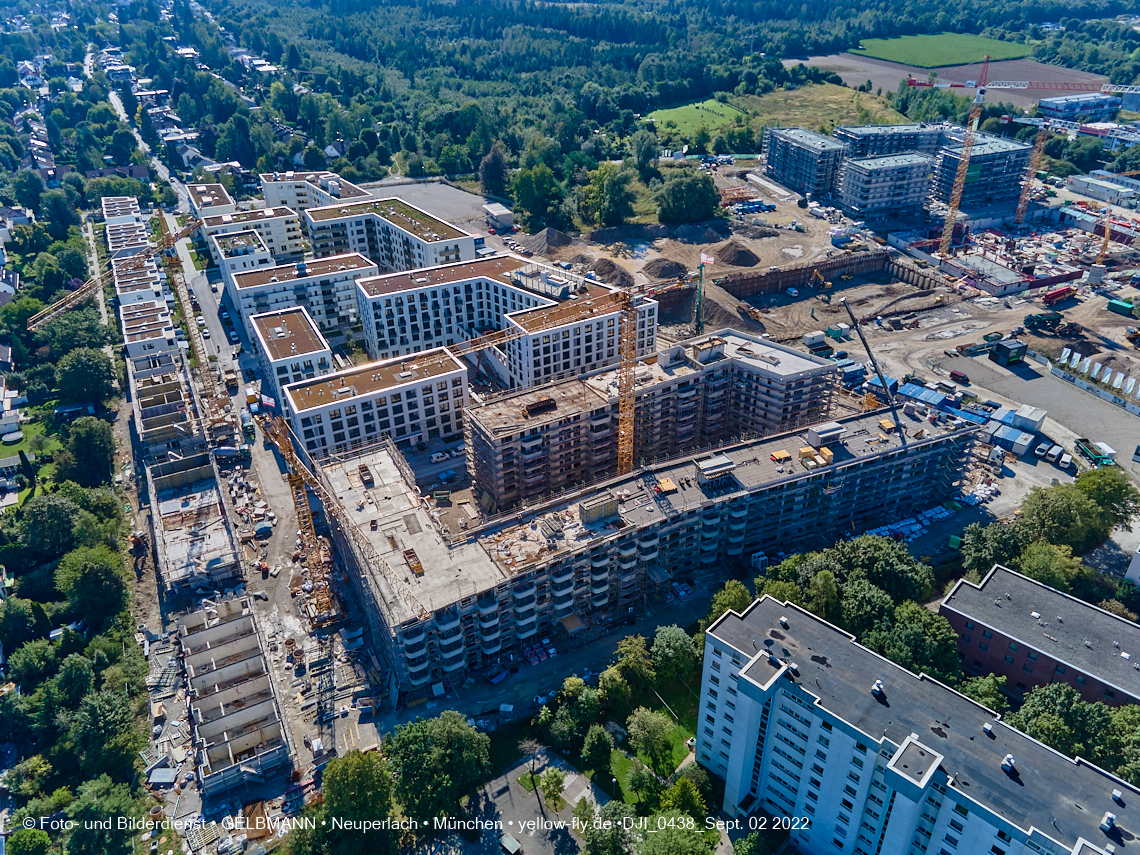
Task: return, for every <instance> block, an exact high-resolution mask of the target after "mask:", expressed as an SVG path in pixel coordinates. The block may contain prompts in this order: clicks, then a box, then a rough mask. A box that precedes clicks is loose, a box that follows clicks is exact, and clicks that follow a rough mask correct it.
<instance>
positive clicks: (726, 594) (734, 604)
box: [701, 579, 753, 630]
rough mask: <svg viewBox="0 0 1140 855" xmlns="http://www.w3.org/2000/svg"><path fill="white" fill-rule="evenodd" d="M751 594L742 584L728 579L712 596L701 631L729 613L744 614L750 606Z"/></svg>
mask: <svg viewBox="0 0 1140 855" xmlns="http://www.w3.org/2000/svg"><path fill="white" fill-rule="evenodd" d="M752 600H753V597H752V594H750V593H749V592H748V589H747V588H746V587H744V583H743V582H738V581H737V580H735V579H729V580H728V581H727V582H725V583H724V587H723V588H721V589H720V590H719V591H717V592H716V593H715V594H713V598H712V603H711V604H710V605H709V613H708V616H707V617H706V618H705V620H704V621H703V622H702V623H703V626H702V627H701V629H702V630H704V629H707V628H708V627H710V626H712V625H713V624H714V623H716V622H717V621H718V620H720V619H721V617H722V616H723V615H724V614H725V613H727V612H729V611H734V612H737V613H743V612H745V611H746V610H747V609H748V607H749V606H750V605H752Z"/></svg>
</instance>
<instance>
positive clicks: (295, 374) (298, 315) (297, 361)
mask: <svg viewBox="0 0 1140 855" xmlns="http://www.w3.org/2000/svg"><path fill="white" fill-rule="evenodd" d="M250 326H252V327H253V344H254V347H255V348H256V349H257V361H258V364H259V365H260V366H261V376H262V377H263V378H264V380H265V385H264V386H262V390H261V391H262V392H263V393H267V394H270V395H272V397H273V400H274V401H275V402H276V403H277V406H278V407H279V408H280V407H281V405H282V404H281V401H282V392H281V390H282V389H283V388H284V387H285V386H287V385H288V384H290V383H300V382H301V381H302V380H312V379H313V378H315V377H323V376H324V375H326V374H331V373H332V370H333V356H332V348H330V347H329V343H328V342H327V341H325V337H324V336H323V335H321V331H320V330H319V329H318V328H317V325H316V324H315V323H314V322H313V319H312V318H311V317H309V313H308V312H307V311H306V310H305V308H304V307H303V306H296V307H294V308H292V309H279V310H277V311H275V312H265V313H263V314H260V315H254V316H253V317H252V318H250ZM266 386H268V388H266Z"/></svg>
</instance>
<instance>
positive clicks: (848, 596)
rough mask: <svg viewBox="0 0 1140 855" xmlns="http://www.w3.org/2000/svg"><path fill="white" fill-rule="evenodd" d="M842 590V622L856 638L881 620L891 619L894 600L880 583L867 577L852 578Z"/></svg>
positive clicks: (860, 636) (863, 634)
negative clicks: (873, 581) (871, 581)
mask: <svg viewBox="0 0 1140 855" xmlns="http://www.w3.org/2000/svg"><path fill="white" fill-rule="evenodd" d="M842 590H843V595H842V597H841V598H840V610H841V612H842V616H841V618H840V624H841V625H842V626H843V628H844V629H846V630H847V631H848V632H850V633H851V634H852V635H854V636H855V637H856V638H862V637H863V636H865V635H866V634H867V633H869V632H870V631H871V630H872V629H874V628H875V626H876V625H877V624H878V623H880V622H881V621H883V620H890V618H891V614H892V612H893V611H894V602H893V601H892V600H891V595H890V594H888V593H887V592H886V591H884V590H883V589H882V588H880V587H879V586H878V585H873V584H871V583H870V582H868V581H867V580H866V579H852V580H851V581H850V582H848V583H847V584H846V585H844V586H843V589H842Z"/></svg>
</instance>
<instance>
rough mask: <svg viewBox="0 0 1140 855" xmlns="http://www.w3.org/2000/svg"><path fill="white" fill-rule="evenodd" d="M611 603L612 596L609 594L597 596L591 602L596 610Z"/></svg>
mask: <svg viewBox="0 0 1140 855" xmlns="http://www.w3.org/2000/svg"><path fill="white" fill-rule="evenodd" d="M609 601H610V595H609V594H596V595H595V596H594V598H593V599H592V600H590V602H592V603H593V604H594V608H596V609H600V608H601V607H602V606H604V605H605V604H606V603H608V602H609Z"/></svg>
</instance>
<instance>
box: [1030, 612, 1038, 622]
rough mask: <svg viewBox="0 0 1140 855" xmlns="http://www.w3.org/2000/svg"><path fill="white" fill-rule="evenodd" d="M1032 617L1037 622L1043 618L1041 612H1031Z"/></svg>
mask: <svg viewBox="0 0 1140 855" xmlns="http://www.w3.org/2000/svg"><path fill="white" fill-rule="evenodd" d="M1030 615H1031V616H1032V617H1033V619H1034V620H1037V619H1039V618H1040V617H1041V612H1030Z"/></svg>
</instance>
